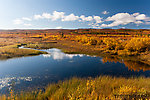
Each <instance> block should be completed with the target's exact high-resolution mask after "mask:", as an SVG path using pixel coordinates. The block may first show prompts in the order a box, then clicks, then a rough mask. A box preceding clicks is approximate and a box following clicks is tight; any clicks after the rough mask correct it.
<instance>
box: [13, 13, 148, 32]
mask: <svg viewBox="0 0 150 100" xmlns="http://www.w3.org/2000/svg"><path fill="white" fill-rule="evenodd" d="M108 13H109V12H107V11H104V12H103V14H108ZM33 19H35V20H39V19H47V20H51V21H57V20H60V21H63V22H65V21H79V22H88V25H89V26H91V27H93V28H104V27H115V26H119V25H127V24H130V23H134V24H136V25H140V24H149V23H150V17H148V16H146V15H145V14H140V13H138V12H137V13H133V14H129V13H117V14H115V15H112V16H110V17H108V18H106V19H103V18H102V17H100V16H95V15H91V16H85V15H81V16H78V15H75V14H74V13H71V14H69V15H66V14H65V12H58V11H54V12H53V13H42V14H37V15H34V16H33ZM26 21H32V17H22V18H19V19H15V20H14V21H13V23H14V24H22V25H25V26H31V24H27V23H26ZM105 22H109V24H106V23H105ZM121 27H123V26H121ZM57 28H58V29H60V28H62V27H57Z"/></svg>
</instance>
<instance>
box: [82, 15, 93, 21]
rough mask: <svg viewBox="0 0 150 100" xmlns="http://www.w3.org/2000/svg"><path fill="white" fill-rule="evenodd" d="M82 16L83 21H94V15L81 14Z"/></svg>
mask: <svg viewBox="0 0 150 100" xmlns="http://www.w3.org/2000/svg"><path fill="white" fill-rule="evenodd" d="M80 18H81V21H92V20H93V17H92V16H88V17H85V16H84V15H81V16H80Z"/></svg>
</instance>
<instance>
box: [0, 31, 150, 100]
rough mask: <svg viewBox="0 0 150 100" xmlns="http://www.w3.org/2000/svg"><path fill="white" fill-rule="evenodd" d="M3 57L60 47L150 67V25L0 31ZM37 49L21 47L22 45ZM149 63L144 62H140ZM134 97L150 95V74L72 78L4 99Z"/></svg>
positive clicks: (111, 99)
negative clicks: (147, 76)
mask: <svg viewBox="0 0 150 100" xmlns="http://www.w3.org/2000/svg"><path fill="white" fill-rule="evenodd" d="M0 42H1V44H0V59H2V60H4V59H5V60H7V59H8V58H13V57H22V56H31V55H39V54H46V52H43V51H40V50H34V49H49V48H59V49H61V50H62V51H63V52H65V53H70V54H88V55H94V56H100V57H103V58H105V59H104V61H103V62H107V61H110V62H111V61H112V62H121V63H124V64H125V65H129V66H128V67H129V69H130V68H131V69H133V70H134V69H135V70H150V30H148V29H74V30H67V29H64V30H63V29H53V30H52V29H51V30H2V31H0ZM22 45H23V46H24V47H27V48H34V49H21V48H19V46H22ZM136 62H140V63H143V64H144V65H145V66H140V65H138V63H136ZM85 99H87V100H116V99H117V100H120V99H121V100H131V99H142V100H146V99H147V100H149V99H150V78H146V77H131V78H124V77H111V76H99V77H97V78H83V79H81V78H72V79H70V80H66V81H63V82H58V83H56V84H50V85H48V86H47V87H45V90H44V91H43V90H40V91H39V90H37V91H36V90H35V91H34V90H33V91H32V92H25V93H24V92H21V93H18V94H15V93H14V92H13V90H12V91H11V93H10V95H1V97H0V100H85Z"/></svg>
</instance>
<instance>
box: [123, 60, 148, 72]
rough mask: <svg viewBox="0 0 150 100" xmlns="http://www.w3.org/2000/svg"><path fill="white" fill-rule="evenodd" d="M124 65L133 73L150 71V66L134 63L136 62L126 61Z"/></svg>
mask: <svg viewBox="0 0 150 100" xmlns="http://www.w3.org/2000/svg"><path fill="white" fill-rule="evenodd" d="M124 64H125V66H126V67H128V69H129V70H131V71H132V70H133V71H140V70H143V71H147V70H150V66H149V65H146V64H144V63H141V62H134V61H124Z"/></svg>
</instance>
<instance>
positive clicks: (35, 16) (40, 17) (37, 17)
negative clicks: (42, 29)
mask: <svg viewBox="0 0 150 100" xmlns="http://www.w3.org/2000/svg"><path fill="white" fill-rule="evenodd" d="M42 18H43V17H42V16H41V15H34V19H36V20H38V19H42Z"/></svg>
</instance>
